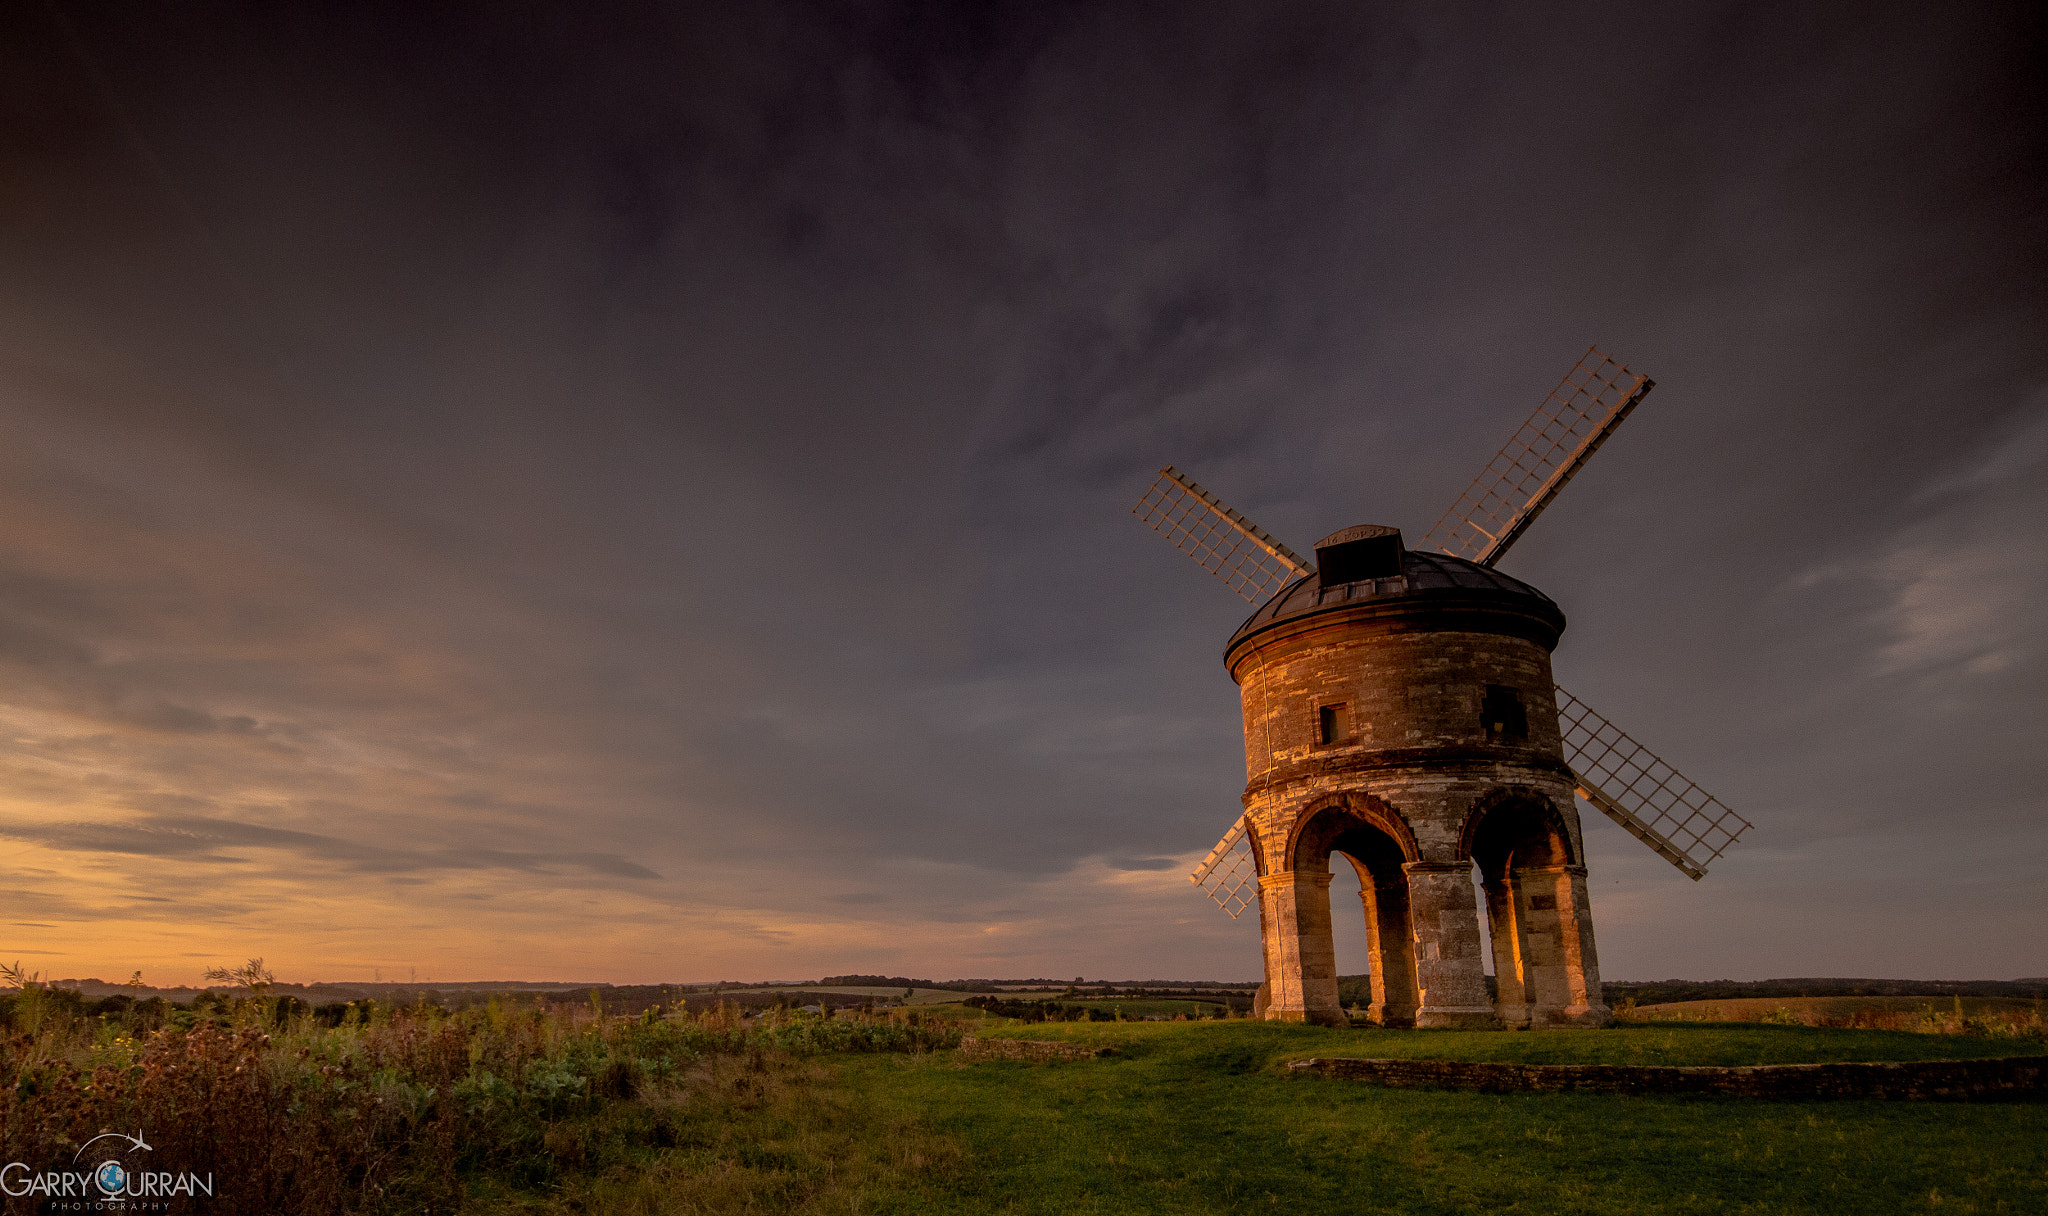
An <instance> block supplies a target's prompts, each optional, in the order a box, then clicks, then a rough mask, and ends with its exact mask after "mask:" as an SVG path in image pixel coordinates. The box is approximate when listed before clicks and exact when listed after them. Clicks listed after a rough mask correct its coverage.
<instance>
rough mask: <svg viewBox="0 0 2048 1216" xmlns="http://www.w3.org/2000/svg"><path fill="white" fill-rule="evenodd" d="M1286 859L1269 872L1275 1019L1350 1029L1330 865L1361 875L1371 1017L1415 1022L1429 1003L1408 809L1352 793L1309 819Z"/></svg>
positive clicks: (1266, 891) (1265, 901)
mask: <svg viewBox="0 0 2048 1216" xmlns="http://www.w3.org/2000/svg"><path fill="white" fill-rule="evenodd" d="M1275 851H1276V852H1277V853H1279V854H1280V859H1281V860H1280V864H1279V865H1277V866H1270V867H1262V875H1261V877H1260V879H1259V888H1260V920H1261V922H1262V928H1263V929H1264V932H1265V935H1266V950H1265V955H1266V971H1267V974H1266V988H1267V993H1268V1004H1267V1008H1266V1016H1267V1017H1269V1018H1275V1019H1279V1020H1283V1021H1305V1022H1315V1023H1319V1024H1323V1025H1338V1026H1341V1025H1346V1024H1348V1023H1349V1020H1350V1019H1349V1018H1348V1017H1347V1016H1346V1015H1345V1013H1344V1010H1343V1008H1342V1005H1341V1003H1340V1002H1339V1000H1338V996H1337V951H1336V941H1335V937H1334V934H1333V933H1332V910H1331V908H1330V878H1331V874H1330V864H1331V862H1330V859H1331V857H1332V856H1334V855H1338V854H1341V855H1343V856H1344V858H1345V859H1346V860H1347V861H1349V863H1350V864H1351V865H1352V867H1353V868H1354V869H1356V870H1357V872H1358V880H1359V883H1358V885H1359V899H1360V901H1361V903H1362V905H1363V907H1362V912H1363V914H1364V920H1365V926H1366V948H1367V951H1368V953H1369V955H1370V958H1371V963H1370V966H1371V970H1372V997H1373V999H1372V1005H1371V1008H1370V1010H1369V1015H1370V1016H1371V1017H1372V1019H1373V1020H1374V1021H1376V1022H1379V1023H1381V1024H1383V1025H1388V1026H1412V1025H1414V1023H1415V1011H1416V1008H1417V1006H1418V1005H1419V1003H1420V1002H1419V993H1418V989H1417V986H1416V976H1415V934H1414V929H1413V926H1412V924H1411V922H1410V917H1409V896H1408V875H1407V872H1406V870H1405V869H1404V866H1405V864H1406V863H1407V862H1410V861H1413V860H1414V859H1415V855H1416V849H1415V838H1414V835H1413V834H1412V833H1411V832H1410V831H1409V828H1408V825H1407V823H1406V821H1404V820H1403V819H1402V818H1401V815H1400V813H1399V812H1397V811H1395V810H1394V809H1393V808H1391V807H1389V806H1387V805H1386V804H1385V803H1383V802H1380V801H1379V800H1378V799H1376V798H1372V797H1371V796H1369V795H1362V794H1346V795H1342V796H1340V797H1339V798H1337V799H1335V800H1333V801H1331V802H1330V803H1328V804H1326V805H1324V806H1321V807H1318V808H1317V809H1315V810H1313V811H1310V812H1309V813H1307V814H1305V815H1302V816H1300V817H1299V818H1298V819H1297V820H1296V821H1295V826H1294V831H1293V833H1292V835H1291V837H1290V839H1288V840H1287V842H1286V844H1285V847H1284V849H1281V850H1275Z"/></svg>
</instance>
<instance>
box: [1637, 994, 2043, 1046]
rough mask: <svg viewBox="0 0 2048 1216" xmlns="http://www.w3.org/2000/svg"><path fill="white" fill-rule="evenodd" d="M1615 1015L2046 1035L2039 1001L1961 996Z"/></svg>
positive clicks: (1763, 1003)
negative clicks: (1944, 1001) (1944, 999)
mask: <svg viewBox="0 0 2048 1216" xmlns="http://www.w3.org/2000/svg"><path fill="white" fill-rule="evenodd" d="M1615 1015H1616V1016H1617V1017H1618V1018H1620V1019H1622V1020H1624V1021H1638V1022H1761V1023H1764V1024H1766V1025H1773V1026H1815V1027H1826V1028H1829V1029H1838V1030H1896V1031H1905V1032H1907V1033H1910V1034H1936V1035H1962V1036H1966V1037H1971V1038H1987V1039H2043V1038H2048V1021H2044V1020H2043V1017H2042V1008H2041V1005H2040V1002H2038V1001H2037V1002H2034V1003H2033V1005H2032V1006H2031V1007H2029V1006H2025V1005H2022V1004H2021V1003H2020V1002H2018V1001H1997V1002H1995V1003H1994V1002H1991V1001H1986V1000H1984V999H1981V998H1979V999H1976V1000H1973V1001H1971V1002H1970V1003H1969V1005H1968V1007H1966V1005H1965V1002H1964V999H1963V998H1962V997H1960V996H1958V997H1954V998H1951V1000H1950V1001H1949V1002H1948V1003H1947V1004H1946V1005H1938V1004H1937V1003H1936V1002H1935V1001H1934V1000H1930V999H1926V998H1858V997H1798V998H1776V999H1774V998H1767V997H1743V998H1733V999H1729V1000H1721V1001H1686V1002H1683V1003H1680V1004H1672V1005H1661V1006H1655V1005H1653V1006H1647V1007H1644V1008H1640V1009H1639V1008H1636V1007H1635V1005H1634V1003H1633V1002H1624V1003H1623V1005H1622V1006H1620V1007H1617V1008H1616V1010H1615Z"/></svg>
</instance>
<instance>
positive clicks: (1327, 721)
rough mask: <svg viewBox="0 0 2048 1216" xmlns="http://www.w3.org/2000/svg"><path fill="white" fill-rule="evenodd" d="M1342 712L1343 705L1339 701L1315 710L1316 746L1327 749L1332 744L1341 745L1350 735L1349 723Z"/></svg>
mask: <svg viewBox="0 0 2048 1216" xmlns="http://www.w3.org/2000/svg"><path fill="white" fill-rule="evenodd" d="M1344 711H1345V705H1344V703H1343V702H1341V701H1340V702H1338V703H1337V704H1335V705H1325V706H1322V707H1320V708H1318V709H1317V710H1316V744H1317V745H1318V746H1320V747H1328V746H1330V745H1331V744H1332V743H1342V742H1343V741H1344V739H1345V737H1346V736H1347V735H1349V734H1350V733H1351V723H1350V721H1349V720H1348V716H1347V715H1346V713H1345V712H1344Z"/></svg>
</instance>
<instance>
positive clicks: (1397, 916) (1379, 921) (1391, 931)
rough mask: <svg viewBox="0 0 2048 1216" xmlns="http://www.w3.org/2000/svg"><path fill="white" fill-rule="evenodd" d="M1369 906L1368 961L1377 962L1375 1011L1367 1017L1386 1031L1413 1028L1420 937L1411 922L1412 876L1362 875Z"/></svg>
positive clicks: (1360, 890)
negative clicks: (1417, 939) (1400, 1027)
mask: <svg viewBox="0 0 2048 1216" xmlns="http://www.w3.org/2000/svg"><path fill="white" fill-rule="evenodd" d="M1360 878H1361V880H1362V881H1361V882H1360V883H1359V887H1358V898H1359V900H1360V902H1362V903H1363V904H1364V905H1365V946H1366V957H1367V958H1369V959H1371V960H1372V963H1371V965H1372V1006H1371V1008H1369V1009H1367V1010H1366V1016H1367V1017H1369V1018H1371V1019H1372V1020H1373V1021H1374V1022H1375V1023H1376V1024H1378V1025H1381V1026H1413V1025H1414V1024H1415V1007H1416V1006H1417V1005H1418V1004H1420V1002H1419V1001H1417V1000H1416V997H1415V931H1414V930H1413V929H1411V928H1410V927H1409V922H1408V882H1407V876H1406V875H1404V874H1401V873H1400V872H1399V871H1396V872H1394V873H1392V874H1374V873H1372V872H1370V871H1366V870H1361V871H1360Z"/></svg>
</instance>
